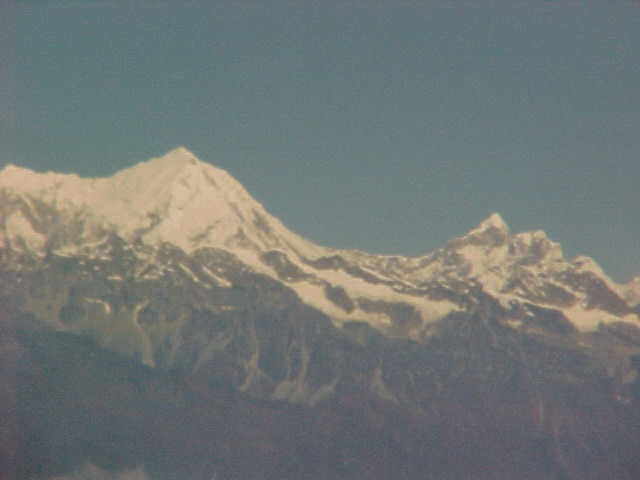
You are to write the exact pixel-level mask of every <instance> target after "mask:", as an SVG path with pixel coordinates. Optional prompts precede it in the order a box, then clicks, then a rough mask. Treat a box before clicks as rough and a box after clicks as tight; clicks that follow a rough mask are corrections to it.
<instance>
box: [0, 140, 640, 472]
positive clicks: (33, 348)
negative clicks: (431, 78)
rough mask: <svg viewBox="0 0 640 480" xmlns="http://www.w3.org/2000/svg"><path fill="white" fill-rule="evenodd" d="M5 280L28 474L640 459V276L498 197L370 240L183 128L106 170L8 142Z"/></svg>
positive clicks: (7, 463)
mask: <svg viewBox="0 0 640 480" xmlns="http://www.w3.org/2000/svg"><path fill="white" fill-rule="evenodd" d="M434 228H437V226H435V225H434ZM0 301H1V303H0V305H2V307H3V310H2V312H0V313H2V315H3V318H0V320H2V325H3V329H2V330H1V331H0V334H1V335H2V337H0V356H1V357H2V358H3V359H5V361H4V362H3V364H4V365H5V368H4V369H3V377H2V378H4V380H3V385H4V389H3V393H2V394H1V395H0V405H6V406H7V409H8V410H7V411H8V412H13V413H12V415H5V417H6V418H11V419H12V421H10V422H9V421H8V422H6V425H5V426H4V428H3V430H2V431H0V438H1V439H3V440H2V441H1V442H0V443H1V444H3V445H5V446H6V448H4V449H3V451H2V452H0V453H2V456H1V457H0V460H1V463H0V466H2V465H4V470H3V471H5V472H9V473H10V474H11V475H12V476H16V477H17V478H25V479H26V478H47V479H79V478H96V479H97V478H100V479H102V478H110V479H111V478H113V479H116V478H118V479H137V478H145V479H146V478H154V479H155V478H158V479H165V478H203V479H208V478H211V477H212V476H217V477H218V478H221V479H222V478H225V479H226V478H237V479H252V478H256V479H258V478H273V479H276V478H278V479H287V478H291V479H294V478H295V479H300V478H308V479H328V478H331V479H351V478H353V479H356V478H399V479H414V478H415V479H418V478H421V479H423V478H433V479H449V478H450V479H467V478H469V479H471V478H473V479H503V478H504V479H507V478H509V479H512V478H520V479H536V480H537V479H541V480H542V479H581V480H583V479H590V478H593V479H596V478H598V479H599V478H604V477H605V476H606V477H608V478H616V479H634V478H638V475H640V460H638V459H637V458H636V455H635V452H637V451H638V449H639V448H640V421H638V420H640V408H639V407H638V401H639V400H640V382H639V381H638V369H639V368H640V307H639V304H640V277H637V278H636V279H634V280H632V281H631V282H629V283H628V284H619V283H616V282H614V281H613V280H612V279H611V278H609V277H608V276H607V274H606V273H605V272H604V271H603V270H602V269H601V268H600V266H599V265H598V264H597V263H596V261H594V260H593V259H592V258H590V257H587V256H578V257H575V258H571V259H568V258H565V256H564V255H563V252H562V248H561V246H560V245H559V244H558V243H556V242H554V241H552V240H550V239H549V238H548V237H547V235H546V233H545V232H543V231H540V230H535V231H528V232H520V233H514V232H511V231H510V228H509V227H508V225H507V224H506V223H505V221H504V220H503V219H502V217H501V216H500V215H499V214H497V213H494V214H492V215H490V216H489V217H488V218H486V219H485V220H483V221H482V222H481V223H480V224H479V225H478V226H476V227H475V228H473V229H471V230H470V231H469V232H467V233H466V234H463V235H461V236H459V237H456V238H453V239H452V240H450V241H449V242H447V243H446V244H445V245H444V246H442V247H441V248H439V249H437V250H435V251H433V252H430V253H427V254H425V255H420V256H417V257H408V256H400V255H377V254H369V253H366V252H363V251H358V250H344V249H335V248H328V247H323V246H320V245H317V244H315V243H313V242H312V241H309V240H307V239H305V238H303V237H301V236H300V235H297V234H296V233H294V232H292V231H290V230H289V229H288V228H287V227H286V226H285V225H284V224H283V223H282V222H281V221H279V220H278V219H277V218H275V217H273V216H272V215H271V214H269V212H268V211H267V210H266V209H265V208H264V207H263V206H262V205H261V204H260V203H259V202H257V201H256V200H255V199H254V198H252V196H251V195H250V194H249V193H248V192H247V191H246V190H245V188H244V187H243V186H242V185H241V184H240V183H239V182H237V181H236V180H235V179H234V178H233V177H232V176H231V175H230V174H229V173H227V172H226V171H224V170H222V169H219V168H217V167H215V166H213V165H211V164H209V163H206V162H203V161H201V160H199V159H198V158H196V157H195V156H194V155H193V154H192V153H191V152H190V151H188V150H187V149H186V148H184V147H180V148H177V149H175V150H173V151H171V152H168V153H167V154H166V155H164V156H162V157H158V158H154V159H151V160H148V161H146V162H143V163H140V164H138V165H135V166H133V167H131V168H127V169H125V170H122V171H120V172H118V173H116V174H115V175H113V176H111V177H107V178H80V177H78V176H76V175H72V174H59V173H52V172H48V173H37V172H34V171H31V170H29V169H25V168H21V167H18V166H15V165H9V166H7V167H5V168H4V169H3V170H2V171H0ZM9 473H8V474H7V475H9ZM8 478H9V477H8Z"/></svg>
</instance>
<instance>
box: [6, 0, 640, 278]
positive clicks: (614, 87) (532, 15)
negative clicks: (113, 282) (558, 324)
mask: <svg viewBox="0 0 640 480" xmlns="http://www.w3.org/2000/svg"><path fill="white" fill-rule="evenodd" d="M0 4H2V5H3V7H0V8H3V11H2V12H0V17H1V18H3V19H4V20H3V21H2V22H0V32H2V33H1V35H0V37H1V38H0V43H1V44H2V45H3V47H2V48H0V54H1V55H2V57H1V58H2V65H3V67H2V69H1V70H0V78H1V84H0V95H1V97H0V98H1V100H2V103H1V104H0V106H1V107H2V109H3V111H4V113H3V114H2V117H3V119H2V120H1V123H0V125H1V126H2V128H3V130H2V137H1V138H0V140H2V141H1V143H0V167H2V166H4V164H6V163H8V162H12V163H16V164H19V165H22V166H26V167H29V168H34V169H37V170H58V171H66V172H71V171H73V172H77V173H79V174H81V175H92V176H95V175H106V174H111V173H113V172H115V171H116V170H118V169H120V168H123V167H125V166H129V165H132V164H134V163H137V162H139V161H141V160H144V159H146V158H149V157H152V156H157V155H160V154H162V153H164V152H165V151H167V150H169V149H171V148H173V147H176V146H178V145H185V146H186V147H187V148H189V149H191V150H192V151H194V152H195V153H196V154H197V155H198V156H199V157H200V158H201V159H203V160H205V161H208V162H211V163H213V164H215V165H217V166H219V167H222V168H224V169H226V170H228V171H229V172H230V173H231V174H232V175H234V176H235V177H236V178H237V179H238V180H239V181H241V182H242V183H243V184H244V185H245V186H246V187H247V189H248V190H249V191H250V192H251V193H252V194H253V195H254V196H255V197H256V198H257V199H258V200H259V201H260V202H261V203H263V204H264V205H265V207H266V208H267V209H268V210H269V211H270V212H271V213H273V214H274V215H276V216H278V217H279V218H280V219H282V220H283V221H284V223H285V224H287V225H288V226H289V227H290V228H291V229H293V230H295V231H297V232H298V233H301V234H302V235H304V236H307V237H308V238H310V239H312V240H314V241H316V242H318V243H321V244H324V245H328V246H335V247H343V248H360V249H363V250H367V251H372V252H379V253H400V254H420V253H425V252H428V251H430V250H432V249H434V248H437V247H439V246H442V245H443V244H444V243H445V242H446V241H447V240H448V239H450V238H451V237H453V236H456V235H460V234H462V233H464V232H466V231H467V230H469V229H470V228H472V227H473V226H475V225H476V224H477V223H478V222H480V221H481V220H482V219H483V218H484V217H486V216H487V215H489V214H490V213H491V212H494V211H497V212H500V213H501V214H502V215H503V217H504V218H505V220H506V221H507V222H508V223H509V224H510V225H511V227H512V229H513V230H516V231H522V230H533V229H543V230H545V231H546V232H547V233H548V235H549V236H550V237H551V238H552V239H554V240H556V241H559V242H561V243H562V245H563V248H564V250H565V252H566V254H567V255H569V256H572V255H575V254H587V255H590V256H593V257H594V258H595V259H596V260H597V261H598V262H599V263H600V264H601V265H602V266H603V267H604V269H605V270H606V271H607V272H609V273H610V274H611V275H612V276H613V277H614V278H615V279H617V280H626V279H628V278H629V277H631V276H632V275H634V274H640V208H639V207H640V202H639V200H640V190H639V187H638V186H639V185H640V129H639V126H640V4H639V3H638V2H636V1H633V0H606V1H604V0H555V1H551V0H535V1H531V0H472V1H471V0H468V1H467V0H442V1H436V0H433V1H432V0H422V1H403V0H367V1H344V0H341V1H331V0H323V1H311V0H307V1H305V0H297V1H293V0H291V1H278V0H271V1H266V2H262V1H240V0H238V1H212V0H201V1H190V0H175V1H171V0H166V1H153V2H152V1H142V0H136V1H126V0H112V1H109V0H101V1H97V0H96V1H66V0H48V1H44V0H43V1H35V0H32V1H29V0H22V1H18V2H16V3H15V4H13V8H11V2H10V0H3V1H2V2H0ZM13 18H14V20H12V19H13ZM7 65H8V68H7Z"/></svg>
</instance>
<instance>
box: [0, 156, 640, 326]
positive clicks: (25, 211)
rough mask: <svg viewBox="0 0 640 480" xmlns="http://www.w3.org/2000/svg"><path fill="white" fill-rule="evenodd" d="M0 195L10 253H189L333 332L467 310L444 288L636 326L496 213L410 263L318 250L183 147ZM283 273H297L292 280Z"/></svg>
mask: <svg viewBox="0 0 640 480" xmlns="http://www.w3.org/2000/svg"><path fill="white" fill-rule="evenodd" d="M18 180H20V182H18ZM0 191H2V192H4V193H3V194H4V195H5V196H7V198H8V201H7V202H6V204H7V206H5V208H4V212H2V215H3V218H2V219H1V220H2V225H1V227H2V229H1V230H0V242H1V244H4V245H8V246H9V247H10V248H14V249H15V248H17V249H20V248H22V247H20V246H19V245H20V244H21V245H23V247H24V248H26V249H27V250H33V251H44V250H47V249H49V250H52V251H57V252H60V253H62V254H65V255H73V254H74V252H77V251H79V250H81V249H82V248H85V247H87V246H89V248H91V247H90V246H91V245H95V244H97V243H100V241H103V240H104V239H105V238H107V236H108V235H109V232H112V234H116V235H118V236H120V237H122V238H123V239H125V240H126V241H127V242H136V241H142V242H143V243H145V244H149V245H155V246H159V245H161V244H162V243H165V242H166V243H169V244H172V245H175V246H177V247H179V248H181V249H183V250H184V251H185V252H187V253H193V252H195V251H197V250H198V249H200V248H205V247H209V248H223V249H227V250H229V251H230V252H233V254H234V255H236V256H237V257H238V258H239V259H240V260H241V261H242V262H244V263H245V264H246V265H248V266H249V267H250V268H252V269H253V270H255V271H256V272H261V273H262V274H266V275H268V276H271V277H272V278H274V279H276V280H278V281H284V283H285V284H286V285H287V286H288V287H289V288H291V289H293V290H294V291H295V292H296V294H297V295H299V296H300V297H301V298H302V299H303V300H304V301H305V302H307V303H309V304H310V305H313V306H314V307H316V308H319V309H320V310H321V311H323V312H324V313H326V314H328V315H329V316H330V317H332V318H334V319H336V320H337V321H340V322H341V321H348V320H355V319H365V320H366V321H368V322H370V323H372V324H373V325H376V326H377V327H378V328H383V329H384V328H386V326H389V325H390V323H389V322H390V320H389V319H388V318H387V317H388V315H387V314H381V313H380V312H376V313H372V312H371V311H369V310H370V307H366V306H364V305H365V304H366V302H364V303H363V302H360V301H358V298H364V297H369V298H374V299H376V301H383V302H387V303H389V302H392V303H393V302H400V303H403V304H407V305H410V306H411V308H413V309H416V311H417V312H418V313H417V315H418V316H419V317H420V318H421V322H420V323H421V325H423V327H424V326H426V325H427V324H429V323H432V322H434V321H437V320H438V319H440V318H442V317H444V316H445V315H447V314H448V313H450V312H453V311H457V310H460V309H464V308H465V307H464V306H463V305H461V304H460V303H457V302H456V301H452V298H454V296H452V295H449V296H448V298H444V297H442V296H441V294H437V293H435V292H436V291H437V290H438V288H442V287H438V288H436V286H435V285H436V284H439V285H440V286H444V287H445V288H449V289H450V290H452V291H453V290H456V289H462V290H464V289H467V290H468V289H469V288H470V287H472V286H481V287H482V288H483V289H484V290H486V291H487V292H488V293H490V294H491V295H492V296H494V297H495V298H497V299H498V300H499V301H500V302H501V303H502V304H503V305H504V307H505V308H511V307H510V305H511V304H512V303H514V302H515V303H519V304H521V303H522V302H524V301H533V302H534V303H536V304H538V305H541V306H543V307H545V308H555V309H560V310H561V311H563V313H564V315H565V316H567V317H568V318H569V319H570V321H571V322H572V323H574V324H575V325H577V326H578V327H579V328H582V329H588V330H589V329H595V328H597V325H598V323H599V322H614V321H618V320H619V319H621V320H624V321H632V322H634V323H635V322H636V315H635V313H633V311H632V307H633V305H631V304H629V305H628V307H624V306H623V305H624V304H625V302H631V303H633V302H634V301H635V300H636V293H635V292H636V290H637V289H634V288H633V285H634V284H632V283H630V284H629V285H620V284H616V283H615V282H613V281H612V280H611V279H610V278H609V277H608V276H607V275H606V274H605V273H604V271H603V270H602V269H601V268H600V267H599V265H598V264H597V262H595V260H593V259H591V258H590V257H586V256H578V257H576V258H575V259H573V260H565V259H564V256H563V254H562V248H561V247H560V245H559V244H558V243H556V242H553V241H551V240H550V239H549V238H548V237H547V235H546V233H545V232H543V231H541V230H535V231H531V232H520V233H511V230H510V228H509V226H508V225H507V223H506V222H505V220H504V219H503V218H502V216H501V215H500V214H499V213H492V214H491V215H489V216H488V217H487V218H485V219H484V220H482V221H481V222H480V223H479V224H478V225H477V226H476V227H474V228H472V229H471V230H469V232H467V233H466V234H464V235H461V236H459V237H456V238H454V239H452V240H450V241H449V242H447V244H446V245H445V246H444V247H442V248H439V249H436V250H435V251H433V252H430V253H428V254H426V255H421V256H416V257H407V256H401V255H387V256H385V255H375V254H368V253H366V252H361V251H354V250H340V249H332V248H327V247H322V246H319V245H316V244H314V243H313V242H311V241H309V240H307V239H305V238H303V237H301V236H299V235H297V234H295V233H294V232H292V231H290V230H289V229H287V228H286V227H285V226H284V225H283V224H282V222H280V220H278V219H277V218H275V217H273V216H272V215H270V214H269V213H268V211H267V210H266V209H265V208H264V207H263V206H262V205H261V204H260V203H259V202H257V201H256V200H255V199H253V197H252V196H251V195H250V194H249V193H248V192H247V191H246V189H245V188H244V187H243V186H242V185H241V184H240V183H239V182H237V180H235V179H234V178H233V177H232V176H231V175H230V174H229V173H228V172H226V171H225V170H222V169H219V168H217V167H215V166H212V165H210V164H208V163H206V162H202V161H200V160H199V159H198V158H197V157H196V156H195V155H194V154H193V153H192V152H190V151H189V150H188V149H186V148H185V147H178V148H176V149H174V150H171V151H170V152H168V153H167V154H165V155H163V156H161V157H156V158H153V159H150V160H148V161H146V162H142V163H140V164H138V165H135V166H132V167H129V168H126V169H124V170H121V171H119V172H117V173H115V174H114V175H112V176H110V177H104V178H87V179H84V178H80V177H78V176H77V175H74V174H56V173H53V172H47V173H43V174H39V173H35V172H32V171H30V170H27V169H22V168H20V167H15V166H10V167H6V168H5V169H4V170H3V171H2V172H0ZM34 202H35V203H38V202H40V203H39V206H37V207H36V206H35V203H34ZM11 205H13V207H11ZM52 215H53V216H52ZM55 215H59V216H58V217H57V218H56V219H55V221H52V218H54V217H55ZM68 225H73V228H71V227H68ZM65 229H66V230H65ZM69 229H71V230H72V231H68V230H69ZM60 230H63V231H60ZM65 239H67V240H65ZM271 252H281V253H279V254H276V253H271ZM279 255H280V256H279ZM274 262H275V263H274ZM323 265H324V266H323ZM286 271H288V272H289V273H291V272H294V271H295V272H297V273H295V274H294V276H293V277H292V276H290V275H289V274H287V273H284V272H286ZM288 275H289V276H288ZM578 277H581V278H582V277H584V278H583V280H580V279H578ZM591 277H593V278H595V279H597V281H598V282H600V283H601V284H602V285H603V288H604V289H605V290H606V291H607V294H606V295H605V297H606V298H608V300H607V301H606V302H600V304H599V307H598V308H597V309H595V310H594V305H595V304H596V303H597V302H594V301H592V300H591V299H590V298H591V297H592V296H593V293H592V292H591V290H593V289H591V290H589V288H587V287H582V286H580V284H581V282H584V281H587V280H585V279H588V278H591ZM454 285H455V286H454ZM576 285H578V286H576ZM336 288H337V289H339V290H336V291H341V292H344V294H345V295H346V297H345V298H348V299H350V301H349V302H348V304H349V305H350V304H353V305H354V307H353V308H351V307H349V308H346V309H345V308H344V306H343V305H340V304H336V303H335V301H334V300H333V299H331V298H330V297H327V294H326V292H327V291H328V290H327V289H329V290H331V289H336ZM576 289H577V290H576ZM550 292H553V293H550ZM360 304H362V305H360ZM391 323H393V322H391ZM423 327H421V328H423ZM419 330H420V329H419ZM414 335H421V333H417V332H416V333H414Z"/></svg>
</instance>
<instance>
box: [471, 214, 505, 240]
mask: <svg viewBox="0 0 640 480" xmlns="http://www.w3.org/2000/svg"><path fill="white" fill-rule="evenodd" d="M489 229H496V230H499V231H500V232H504V233H505V234H506V233H509V225H507V222H505V221H504V219H503V218H502V215H500V214H499V213H497V212H494V213H492V214H491V215H489V216H488V217H487V218H485V219H484V220H483V221H482V222H480V223H479V224H478V226H477V227H476V228H474V229H473V230H471V231H470V232H469V233H468V234H469V235H473V234H477V233H482V232H485V231H487V230H489Z"/></svg>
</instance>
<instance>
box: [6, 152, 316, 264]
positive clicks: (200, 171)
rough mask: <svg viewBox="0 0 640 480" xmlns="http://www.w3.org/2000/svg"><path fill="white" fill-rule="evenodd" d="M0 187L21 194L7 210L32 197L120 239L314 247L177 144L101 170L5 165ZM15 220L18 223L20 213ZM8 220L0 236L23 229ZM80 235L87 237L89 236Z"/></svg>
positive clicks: (24, 210)
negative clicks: (108, 171)
mask: <svg viewBox="0 0 640 480" xmlns="http://www.w3.org/2000/svg"><path fill="white" fill-rule="evenodd" d="M0 190H2V191H4V192H5V194H7V195H11V196H12V198H20V199H22V202H23V205H22V206H21V207H20V208H19V209H18V210H19V212H18V211H16V212H13V213H14V214H18V213H19V214H20V215H26V216H27V217H29V218H32V217H35V216H37V215H35V214H34V212H29V210H30V209H32V208H34V207H33V205H34V203H33V202H34V201H35V202H43V203H44V204H45V205H48V206H49V207H53V208H55V209H56V211H61V212H64V213H65V214H66V215H67V216H70V217H74V216H75V217H78V216H80V217H82V218H84V219H85V223H87V224H90V225H85V228H84V230H85V233H86V231H87V230H95V227H96V226H99V227H100V229H101V230H104V231H113V232H114V233H116V234H118V235H120V236H121V237H123V238H125V239H129V240H132V239H140V240H143V241H144V242H146V243H151V244H158V243H162V242H169V243H172V244H174V245H176V246H178V247H180V248H182V249H184V250H186V251H192V250H194V249H197V248H199V247H202V246H217V247H228V248H238V249H248V250H252V251H258V252H261V251H265V250H269V249H274V248H277V249H282V250H285V251H295V252H306V253H307V254H309V253H311V252H316V251H318V250H319V247H317V246H315V245H313V244H312V243H311V242H308V241H307V240H305V239H303V238H301V237H299V236H298V235H296V234H294V233H293V232H290V231H289V230H288V229H287V228H286V227H284V225H282V223H281V222H280V221H279V220H278V219H276V218H274V217H273V216H271V215H270V214H269V213H268V212H267V211H266V210H265V208H264V207H263V206H262V205H261V204H260V203H259V202H258V201H256V200H255V199H254V198H253V197H252V196H251V195H250V194H249V193H248V192H247V191H246V190H245V188H244V187H243V186H242V185H241V184H240V183H239V182H238V181H237V180H235V179H234V178H233V177H232V176H231V175H230V174H229V173H228V172H226V171H225V170H223V169H221V168H218V167H215V166H213V165H211V164H209V163H206V162H202V161H200V160H199V159H198V158H197V157H196V156H195V155H194V154H193V153H192V152H190V151H189V150H187V149H186V148H184V147H179V148H176V149H174V150H172V151H170V152H168V153H167V154H165V155H163V156H161V157H157V158H152V159H151V160H148V161H145V162H142V163H139V164H137V165H134V166H132V167H130V168H126V169H124V170H121V171H119V172H117V173H116V174H115V175H113V176H111V177H106V178H81V177H78V176H77V175H73V174H59V173H50V172H47V173H38V172H34V171H31V170H28V169H23V168H19V167H15V166H7V167H6V168H5V169H4V170H3V171H2V172H1V173H0ZM6 216H7V217H11V214H10V213H9V212H7V213H6ZM13 223H14V224H17V223H16V222H13ZM19 223H20V225H22V227H24V225H23V224H24V223H25V222H24V221H22V220H21V221H20V222H19ZM11 224H12V223H11V222H9V223H6V222H5V228H4V229H3V230H4V231H5V236H8V237H11V236H16V235H22V234H24V232H25V231H26V229H25V228H22V227H21V232H20V233H18V232H13V233H12V232H10V231H7V225H11ZM89 226H90V227H91V228H89ZM39 229H40V230H42V228H39ZM9 230H11V229H10V228H9ZM31 230H33V228H32V229H31ZM35 230H38V228H35ZM81 237H82V235H80V236H77V235H76V238H75V239H74V243H76V244H81V243H82V242H83V238H81ZM84 240H86V241H91V242H94V241H95V238H93V237H92V238H85V239H84ZM27 243H28V244H29V245H32V246H33V245H36V244H38V245H41V246H42V245H43V243H42V242H41V241H38V242H35V243H34V242H27Z"/></svg>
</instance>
